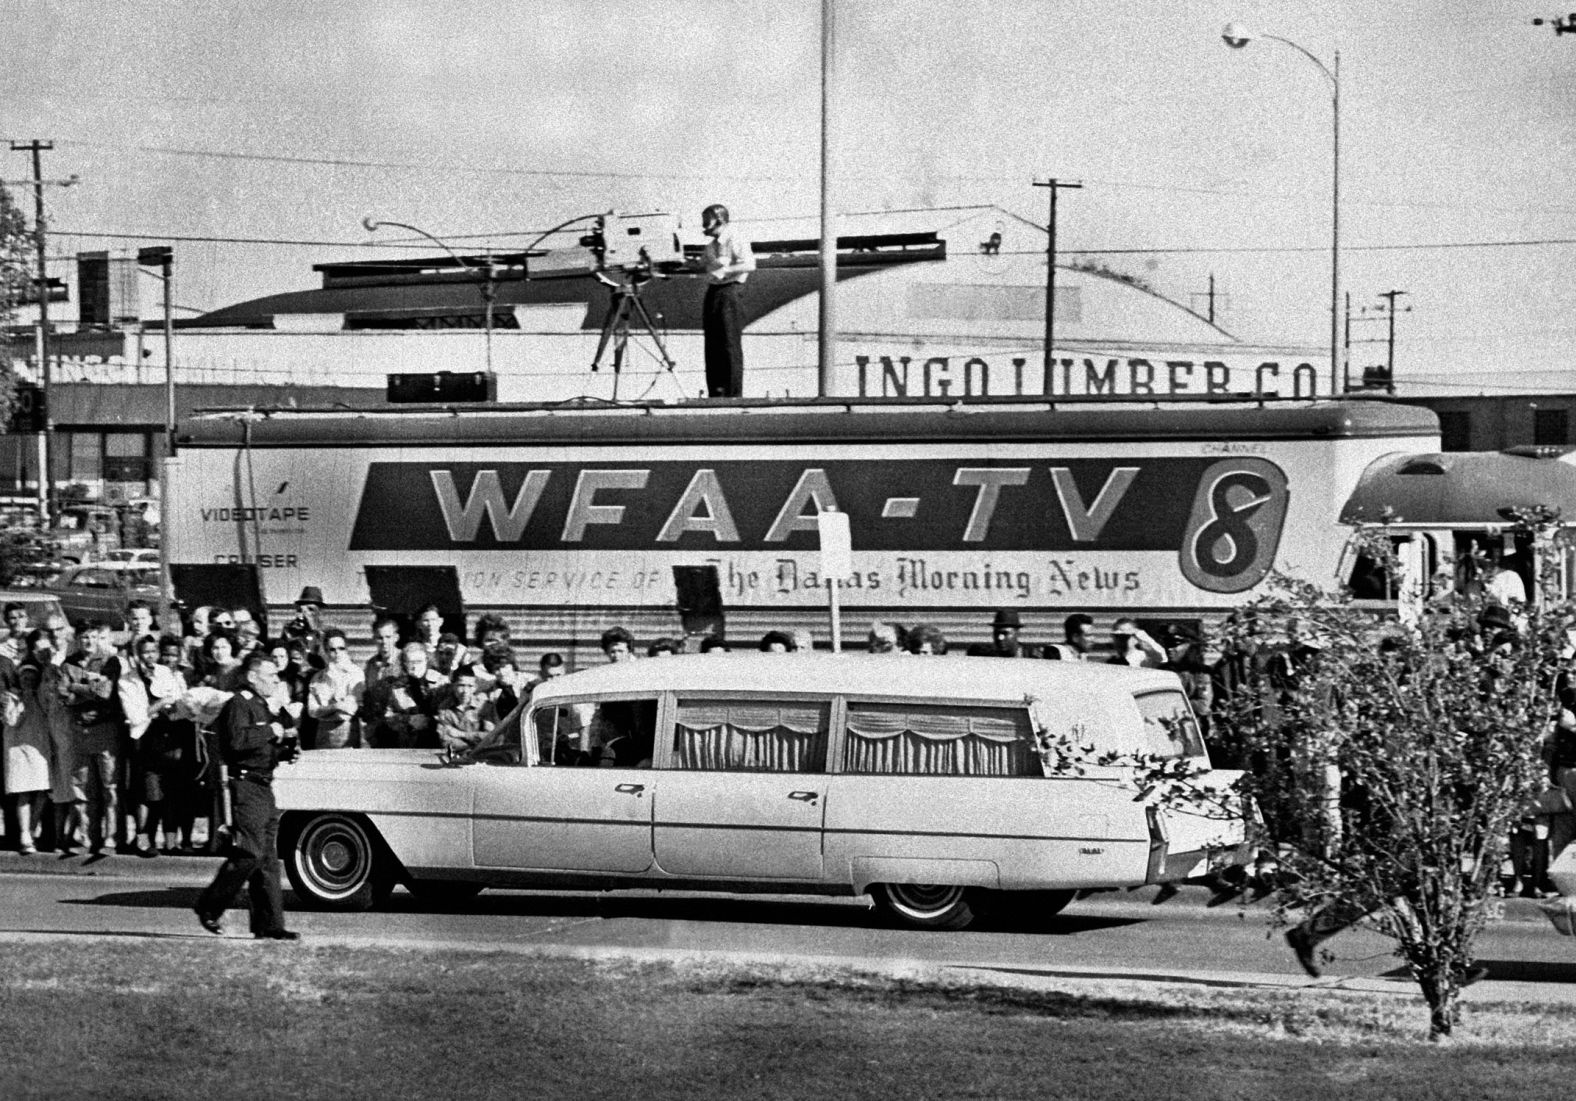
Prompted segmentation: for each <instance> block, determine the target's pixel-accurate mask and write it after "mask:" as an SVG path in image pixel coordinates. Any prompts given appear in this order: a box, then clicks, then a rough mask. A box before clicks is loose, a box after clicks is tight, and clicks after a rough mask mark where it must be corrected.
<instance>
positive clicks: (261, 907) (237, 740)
mask: <svg viewBox="0 0 1576 1101" xmlns="http://www.w3.org/2000/svg"><path fill="white" fill-rule="evenodd" d="M245 672H246V686H245V687H244V688H242V689H241V690H240V691H239V692H237V693H236V694H235V695H234V696H232V697H230V701H229V702H228V703H226V704H225V705H224V710H223V711H221V712H220V713H219V720H218V722H217V723H216V724H215V725H216V730H217V733H218V736H219V750H220V753H221V754H222V755H223V757H224V761H225V763H226V764H227V765H228V766H229V768H230V789H231V791H232V792H233V793H234V799H233V808H234V809H233V822H234V840H233V844H232V846H231V849H230V855H229V858H228V859H226V860H225V862H224V866H223V867H221V868H220V869H219V874H218V875H216V876H214V879H213V882H212V883H211V884H209V885H208V889H207V890H205V891H203V893H202V894H201V895H200V896H198V899H197V906H196V910H197V920H198V921H200V922H202V927H203V928H204V929H206V930H208V932H210V933H219V932H222V928H221V926H220V924H219V919H220V918H221V917H223V916H224V911H225V910H226V909H228V908H229V906H230V904H231V903H232V902H234V901H235V896H236V895H237V894H238V893H239V892H240V890H241V885H242V884H245V885H246V886H247V888H248V892H249V894H250V897H251V917H252V921H251V924H252V936H253V937H255V938H256V939H258V940H299V939H300V934H299V933H293V932H291V931H290V930H288V929H286V928H285V921H284V900H283V897H282V891H281V888H280V883H279V856H278V842H279V808H278V806H277V805H276V804H275V803H274V789H273V786H272V785H273V779H274V766H275V765H276V764H278V763H279V762H281V761H286V762H288V761H293V760H295V758H296V754H297V753H298V752H299V743H298V742H297V741H296V738H295V731H294V729H293V728H294V725H295V720H294V716H292V715H291V714H290V713H289V712H288V711H281V712H279V713H278V714H276V713H275V712H274V710H273V707H272V706H271V705H270V703H269V700H270V699H273V698H275V696H276V693H277V690H278V686H279V668H278V666H276V665H275V664H274V663H273V661H271V660H270V659H269V658H268V656H267V655H266V654H264V653H261V652H259V653H254V654H252V655H251V656H250V657H249V658H247V660H246V666H245Z"/></svg>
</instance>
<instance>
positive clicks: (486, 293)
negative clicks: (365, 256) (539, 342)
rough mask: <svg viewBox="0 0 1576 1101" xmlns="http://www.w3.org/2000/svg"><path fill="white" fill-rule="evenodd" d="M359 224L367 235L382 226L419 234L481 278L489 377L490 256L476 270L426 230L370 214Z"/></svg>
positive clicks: (493, 283)
mask: <svg viewBox="0 0 1576 1101" xmlns="http://www.w3.org/2000/svg"><path fill="white" fill-rule="evenodd" d="M361 224H362V225H363V226H365V227H366V230H367V232H368V233H375V232H377V231H378V230H380V229H382V228H383V227H384V226H393V227H394V228H395V229H405V230H409V231H410V232H411V233H415V234H419V235H420V236H422V237H425V238H426V239H427V240H429V241H431V242H432V243H433V244H435V245H437V246H438V247H439V248H441V249H442V250H443V251H444V252H446V253H448V254H449V258H450V259H452V260H453V261H454V262H455V263H456V264H458V265H460V267H462V268H464V269H465V270H466V271H468V272H470V273H471V274H473V275H480V276H482V279H483V282H482V306H483V321H482V325H483V328H484V329H485V331H486V334H487V335H486V349H487V350H486V359H487V373H488V375H491V374H492V373H493V301H494V300H495V299H496V298H497V297H498V286H497V277H498V269H497V267H496V266H495V265H494V264H493V259H492V256H491V254H489V255H488V257H487V267H486V268H478V267H477V266H476V265H475V264H471V263H468V262H467V261H466V260H465V258H464V257H462V256H461V255H460V254H459V253H457V252H455V251H454V250H453V249H452V248H450V247H449V245H448V242H446V241H444V240H443V239H442V238H440V237H435V236H433V235H432V234H430V233H428V232H427V231H426V230H424V229H422V228H421V227H420V226H413V225H411V224H409V223H408V222H390V221H387V220H381V219H378V218H374V217H372V215H370V214H368V215H367V216H366V217H365V218H363V219H361Z"/></svg>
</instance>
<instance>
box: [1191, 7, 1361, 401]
mask: <svg viewBox="0 0 1576 1101" xmlns="http://www.w3.org/2000/svg"><path fill="white" fill-rule="evenodd" d="M1220 37H1221V39H1222V40H1223V41H1224V42H1225V43H1226V45H1228V46H1230V47H1231V48H1232V49H1234V50H1240V49H1242V48H1243V47H1244V46H1246V45H1247V44H1248V43H1249V42H1252V41H1253V40H1254V39H1255V38H1264V39H1267V40H1269V41H1271V42H1279V43H1280V44H1281V45H1283V46H1290V47H1291V48H1292V49H1294V50H1296V51H1297V52H1298V53H1300V54H1301V55H1302V56H1303V57H1305V58H1307V59H1308V60H1309V61H1311V62H1313V64H1314V65H1315V66H1317V67H1318V70H1319V72H1321V73H1323V74H1324V79H1326V80H1328V81H1329V82H1330V108H1331V112H1330V121H1331V126H1330V130H1331V135H1332V145H1331V149H1332V167H1331V170H1330V196H1331V197H1330V396H1331V397H1336V396H1338V395H1339V394H1340V393H1341V367H1340V353H1341V51H1340V50H1336V51H1335V52H1334V55H1333V63H1332V64H1330V65H1326V64H1325V63H1324V62H1323V61H1320V60H1319V58H1318V57H1317V56H1315V55H1314V54H1312V53H1310V52H1308V50H1306V49H1304V48H1303V47H1302V46H1299V45H1298V44H1297V43H1295V42H1293V41H1292V40H1291V39H1289V38H1282V37H1281V36H1280V35H1278V34H1264V33H1262V32H1259V31H1253V30H1250V29H1249V28H1247V27H1245V26H1243V25H1242V24H1241V23H1227V24H1226V28H1225V30H1223V31H1221V34H1220Z"/></svg>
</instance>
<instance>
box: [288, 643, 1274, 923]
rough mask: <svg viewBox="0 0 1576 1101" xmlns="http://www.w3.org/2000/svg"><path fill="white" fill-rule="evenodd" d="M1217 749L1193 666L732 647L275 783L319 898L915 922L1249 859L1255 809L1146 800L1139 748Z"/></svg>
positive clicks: (298, 886) (1047, 905) (292, 861)
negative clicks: (454, 733) (1195, 694)
mask: <svg viewBox="0 0 1576 1101" xmlns="http://www.w3.org/2000/svg"><path fill="white" fill-rule="evenodd" d="M1142 756H1147V757H1149V758H1150V760H1151V762H1153V760H1154V758H1156V757H1159V758H1187V759H1189V762H1190V763H1191V764H1194V765H1196V766H1197V767H1198V768H1200V769H1203V770H1206V771H1205V776H1204V779H1203V781H1202V782H1203V783H1206V784H1209V785H1212V786H1216V787H1218V788H1224V787H1225V786H1226V785H1228V784H1229V783H1230V782H1231V781H1232V780H1233V779H1235V778H1236V776H1237V775H1239V774H1237V773H1233V772H1224V771H1218V770H1217V771H1214V772H1209V771H1207V770H1208V768H1209V762H1208V757H1207V754H1206V752H1205V749H1204V745H1203V742H1202V740H1201V738H1200V737H1199V732H1198V727H1197V724H1196V722H1195V720H1194V717H1193V715H1192V712H1191V711H1190V709H1189V707H1188V702H1187V699H1186V697H1185V695H1184V694H1183V692H1182V689H1181V685H1180V683H1179V682H1178V680H1177V678H1176V677H1175V676H1174V675H1173V674H1171V673H1167V672H1162V671H1158V670H1140V669H1129V668H1125V667H1115V666H1106V665H1090V664H1084V663H1077V662H1053V661H1035V660H998V659H988V658H965V657H909V656H891V655H866V654H857V655H856V654H848V655H832V654H760V653H751V654H707V655H696V656H684V657H667V658H655V659H646V660H642V661H636V662H629V663H623V664H618V665H608V666H604V667H600V668H596V669H591V670H587V671H583V672H579V673H574V674H572V675H570V676H566V677H560V678H558V679H556V680H553V681H549V682H547V683H545V684H543V685H541V686H539V687H538V688H537V690H536V692H535V694H534V695H533V697H532V698H531V699H530V700H529V701H528V702H527V703H526V704H523V705H522V706H521V707H520V708H518V709H517V710H516V711H515V712H514V713H513V714H512V715H511V716H509V718H508V719H506V720H505V721H504V722H502V723H500V724H499V726H498V728H497V729H495V730H494V731H492V732H491V734H490V735H489V736H488V737H487V738H486V739H485V740H484V741H483V742H482V743H481V744H480V745H478V746H477V748H476V749H475V750H473V751H471V752H470V753H468V754H466V755H464V756H462V757H459V758H445V757H443V756H440V755H439V754H437V753H436V752H432V751H421V750H325V751H318V752H311V753H307V754H305V755H304V756H303V757H302V758H301V760H300V761H298V762H297V763H296V764H294V765H292V766H290V767H287V768H282V769H280V771H279V773H278V777H277V779H276V789H277V793H278V799H279V805H280V807H281V809H282V811H283V824H282V829H281V832H280V838H281V841H280V846H281V853H282V856H283V857H284V861H285V866H286V870H287V872H288V874H289V877H290V881H291V883H292V885H293V886H294V888H295V891H296V894H297V895H298V896H299V897H300V898H301V900H302V901H303V902H305V903H306V904H308V905H317V906H325V907H338V908H346V909H360V908H365V907H368V906H371V905H373V904H375V903H378V902H381V901H383V900H385V899H386V898H387V897H388V894H389V892H391V891H392V889H393V887H394V886H395V884H396V883H399V882H403V883H405V884H406V885H407V886H409V887H410V888H411V889H412V890H413V891H415V892H417V893H419V894H420V893H424V894H428V895H429V896H432V897H449V898H454V897H463V896H465V895H467V894H473V893H475V892H476V891H479V890H481V889H482V888H484V887H489V886H494V887H534V888H541V887H555V886H557V887H565V888H578V889H585V888H591V889H602V890H611V889H618V888H634V887H641V888H650V887H663V888H669V889H685V890H717V891H728V892H749V891H757V892H759V891H769V892H773V893H795V892H804V893H819V894H863V893H867V892H868V893H870V894H872V895H873V896H874V898H875V900H876V902H877V903H878V904H879V905H880V906H881V907H883V908H884V909H885V910H887V911H888V912H889V913H890V914H892V915H893V916H895V917H896V918H898V919H900V920H901V921H904V922H906V923H909V924H913V925H918V926H929V927H938V928H961V927H962V926H964V925H966V924H968V923H969V921H970V920H972V918H973V917H974V915H975V914H976V913H978V912H979V911H980V910H981V909H982V908H983V907H985V906H988V905H989V904H992V903H1006V904H1017V905H1019V906H1020V907H1023V908H1025V909H1027V910H1029V911H1030V912H1033V913H1039V914H1044V915H1050V914H1054V913H1056V912H1057V911H1059V910H1060V909H1061V908H1062V907H1064V906H1066V905H1067V903H1068V902H1069V901H1071V899H1072V898H1073V896H1074V894H1075V893H1076V892H1078V891H1079V890H1081V889H1087V888H1095V889H1099V888H1118V887H1131V886H1138V885H1142V884H1146V883H1161V882H1176V881H1181V880H1185V879H1189V878H1192V877H1199V876H1203V875H1205V874H1208V873H1210V872H1212V871H1215V870H1218V869H1219V868H1221V867H1223V866H1225V865H1227V864H1230V863H1239V862H1242V861H1244V860H1245V859H1246V858H1247V855H1248V854H1247V852H1246V849H1245V842H1244V835H1245V822H1244V819H1243V817H1242V814H1241V813H1240V812H1239V811H1227V812H1222V811H1221V810H1220V809H1218V807H1215V808H1212V809H1210V810H1208V811H1206V810H1203V809H1198V808H1193V809H1189V808H1188V806H1187V805H1185V804H1182V803H1178V802H1177V801H1176V800H1171V801H1169V804H1167V803H1163V802H1162V801H1160V800H1157V799H1156V798H1154V797H1153V796H1150V797H1146V796H1145V795H1143V794H1141V791H1140V787H1139V785H1138V782H1137V779H1138V777H1137V773H1136V772H1135V768H1134V767H1133V766H1132V765H1131V764H1126V763H1122V762H1121V761H1118V762H1117V763H1111V758H1112V757H1120V758H1123V759H1124V760H1128V761H1130V760H1135V759H1137V758H1139V757H1142Z"/></svg>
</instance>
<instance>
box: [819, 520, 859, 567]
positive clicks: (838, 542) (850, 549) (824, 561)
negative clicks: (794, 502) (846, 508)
mask: <svg viewBox="0 0 1576 1101" xmlns="http://www.w3.org/2000/svg"><path fill="white" fill-rule="evenodd" d="M815 524H816V528H817V530H819V532H820V534H821V576H822V577H825V578H828V579H831V578H842V577H847V576H848V575H849V574H851V573H853V572H854V540H853V535H852V533H851V532H850V530H849V527H848V513H846V512H820V513H817V514H816V517H815Z"/></svg>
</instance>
